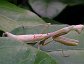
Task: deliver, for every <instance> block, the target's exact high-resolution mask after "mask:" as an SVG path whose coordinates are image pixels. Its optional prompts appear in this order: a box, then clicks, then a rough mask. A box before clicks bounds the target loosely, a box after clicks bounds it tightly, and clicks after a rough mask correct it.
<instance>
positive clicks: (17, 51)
mask: <svg viewBox="0 0 84 64" xmlns="http://www.w3.org/2000/svg"><path fill="white" fill-rule="evenodd" d="M8 1H11V0H1V1H0V30H1V31H2V32H3V31H8V32H11V33H13V34H34V33H41V32H42V31H44V28H45V27H46V21H51V22H52V23H53V20H51V19H49V18H53V17H55V16H57V15H59V13H61V11H62V10H63V9H64V8H65V7H66V6H67V5H77V4H81V3H83V2H84V1H83V0H80V1H79V0H73V1H72V0H58V1H55V0H39V1H38V0H29V1H28V3H29V5H30V6H31V7H32V9H33V11H34V12H36V13H38V14H40V15H41V17H44V20H45V21H44V20H42V18H41V17H39V16H38V15H36V14H35V13H33V12H32V11H30V10H28V9H24V8H20V7H18V6H16V5H15V4H12V3H10V2H8ZM16 1H17V0H16ZM55 5H56V7H55ZM41 10H43V11H41ZM52 12H53V13H52ZM45 18H48V19H45ZM55 22H56V23H58V22H57V21H55ZM65 26H67V25H57V24H55V25H50V26H49V27H48V30H47V31H44V33H47V32H53V31H56V30H58V29H60V28H63V27H65ZM0 35H2V33H1V32H0ZM83 35H84V32H82V33H81V34H77V33H76V32H70V33H69V34H67V35H65V36H66V37H70V38H73V39H78V40H79V41H80V43H79V45H78V46H75V47H73V46H69V47H68V46H65V45H61V44H60V43H58V42H54V41H52V42H51V43H49V44H48V45H46V46H41V50H38V49H37V44H36V45H34V46H31V45H28V44H26V43H21V42H17V41H14V40H11V39H9V38H7V37H0V64H83V63H84V61H83V59H84V58H83V56H84V46H83V45H84V43H83V42H84V39H83V37H84V36H83ZM62 48H63V49H64V54H65V55H69V56H68V57H63V56H62V51H61V50H62Z"/></svg>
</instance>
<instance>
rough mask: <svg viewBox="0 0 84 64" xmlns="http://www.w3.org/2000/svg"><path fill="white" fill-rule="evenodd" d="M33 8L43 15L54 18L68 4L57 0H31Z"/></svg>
mask: <svg viewBox="0 0 84 64" xmlns="http://www.w3.org/2000/svg"><path fill="white" fill-rule="evenodd" d="M29 3H30V5H31V7H32V9H33V10H34V11H35V12H36V13H38V14H39V15H40V16H42V17H47V18H53V17H55V16H57V15H58V14H59V13H60V12H61V11H62V10H63V9H64V8H65V7H66V6H67V5H66V4H64V3H62V2H59V1H56V0H29Z"/></svg>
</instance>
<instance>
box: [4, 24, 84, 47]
mask: <svg viewBox="0 0 84 64" xmlns="http://www.w3.org/2000/svg"><path fill="white" fill-rule="evenodd" d="M83 28H84V25H72V26H68V27H64V28H62V29H59V30H57V31H54V32H50V33H45V34H28V35H14V34H12V33H9V32H5V33H3V35H4V36H7V37H8V38H10V39H14V40H17V41H20V42H28V43H31V44H32V43H35V42H38V41H39V45H46V44H48V43H46V44H45V41H46V40H47V39H48V38H50V37H52V39H53V40H54V41H58V42H60V43H61V44H64V45H67V46H77V45H78V42H79V41H78V40H74V39H70V38H66V37H64V36H62V35H65V34H67V33H69V32H70V31H72V30H74V31H76V32H77V33H81V31H82V29H83Z"/></svg>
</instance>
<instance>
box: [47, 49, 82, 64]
mask: <svg viewBox="0 0 84 64" xmlns="http://www.w3.org/2000/svg"><path fill="white" fill-rule="evenodd" d="M49 54H51V56H52V57H54V58H55V59H56V60H57V61H58V63H59V64H84V60H83V59H84V50H66V51H64V55H65V56H66V57H64V56H63V54H62V51H53V52H49Z"/></svg>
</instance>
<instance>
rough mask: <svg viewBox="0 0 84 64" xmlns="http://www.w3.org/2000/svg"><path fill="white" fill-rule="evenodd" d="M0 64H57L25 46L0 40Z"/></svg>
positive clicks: (11, 41) (40, 52) (32, 48)
mask: <svg viewBox="0 0 84 64" xmlns="http://www.w3.org/2000/svg"><path fill="white" fill-rule="evenodd" d="M0 64H57V63H56V61H55V60H54V59H53V58H52V57H51V56H49V55H48V54H47V53H45V52H43V51H40V50H37V49H36V48H34V47H32V46H29V45H27V44H24V43H21V42H17V41H14V40H10V39H9V38H5V37H4V38H0Z"/></svg>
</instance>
